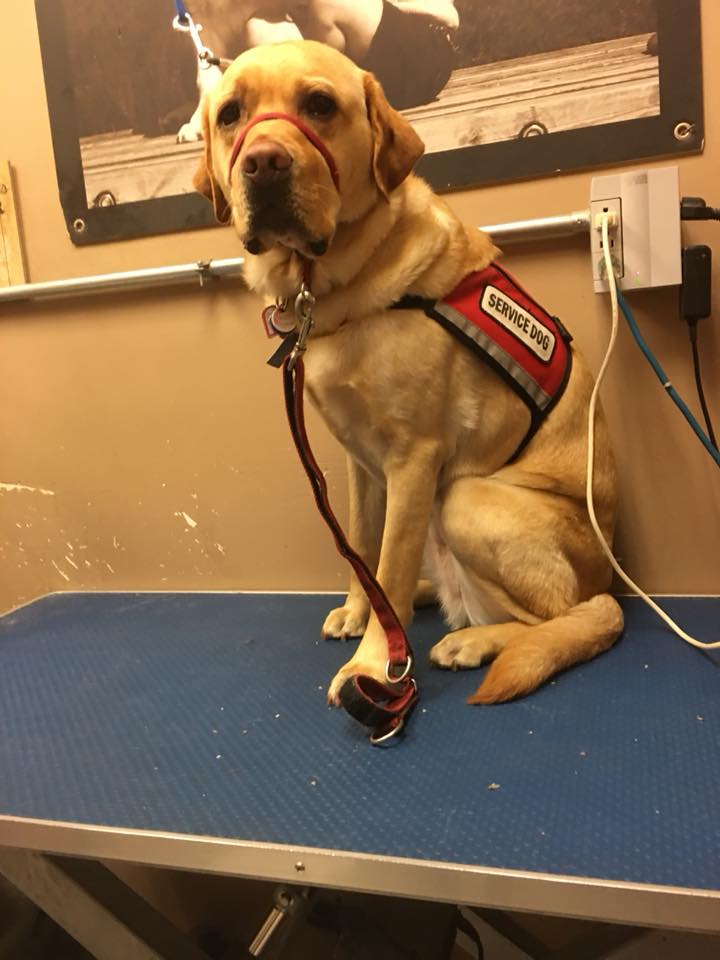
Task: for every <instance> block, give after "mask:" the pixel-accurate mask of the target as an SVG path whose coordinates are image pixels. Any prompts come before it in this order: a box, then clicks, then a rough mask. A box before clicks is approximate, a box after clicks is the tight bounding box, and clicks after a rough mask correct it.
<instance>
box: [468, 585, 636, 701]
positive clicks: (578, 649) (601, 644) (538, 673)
mask: <svg viewBox="0 0 720 960" xmlns="http://www.w3.org/2000/svg"><path fill="white" fill-rule="evenodd" d="M498 628H500V629H503V631H504V632H507V633H506V638H504V640H505V642H504V644H503V648H502V650H501V651H500V653H499V654H498V656H497V657H496V659H495V661H494V663H493V664H492V666H491V667H490V669H489V670H488V672H487V675H486V676H485V679H484V680H483V682H482V683H481V684H480V687H479V688H478V690H477V691H476V692H475V693H474V694H473V695H472V696H471V697H468V703H500V702H502V701H503V700H512V699H513V698H514V697H522V696H524V695H525V694H526V693H530V692H531V691H532V690H534V689H535V688H536V687H539V686H540V684H541V683H543V682H544V681H545V680H548V679H549V678H550V677H552V676H553V674H555V673H558V672H559V671H560V670H564V669H566V668H567V667H570V666H572V664H574V663H580V662H581V661H583V660H590V659H591V658H592V657H595V656H597V654H599V653H602V651H603V650H607V649H608V647H611V646H612V645H613V643H614V642H615V641H616V640H617V638H618V637H619V636H620V634H621V632H622V628H623V614H622V610H621V609H620V607H619V605H618V603H617V601H616V600H614V599H613V598H612V597H611V596H610V595H609V594H607V593H601V594H598V595H597V596H596V597H593V598H592V599H591V600H586V601H585V602H584V603H579V604H577V606H575V607H571V608H570V609H569V610H568V611H567V613H564V614H562V616H559V617H554V618H553V619H552V620H546V621H545V622H544V623H538V624H535V625H532V626H531V625H528V624H525V623H519V622H517V621H516V622H514V623H511V624H510V623H507V624H498ZM483 629H484V630H492V629H493V627H484V628H483Z"/></svg>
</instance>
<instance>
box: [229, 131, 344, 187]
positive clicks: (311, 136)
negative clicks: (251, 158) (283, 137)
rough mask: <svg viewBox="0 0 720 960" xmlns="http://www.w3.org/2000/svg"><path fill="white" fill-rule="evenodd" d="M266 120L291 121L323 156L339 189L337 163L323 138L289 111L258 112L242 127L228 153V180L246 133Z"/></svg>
mask: <svg viewBox="0 0 720 960" xmlns="http://www.w3.org/2000/svg"><path fill="white" fill-rule="evenodd" d="M266 120H285V121H286V122H287V123H291V124H292V125H293V126H294V127H297V129H298V130H299V131H300V133H302V135H303V136H304V137H305V138H306V140H308V141H309V142H310V143H311V144H312V145H313V146H314V147H315V149H316V150H317V151H318V153H319V154H320V156H321V157H322V158H323V160H324V161H325V163H326V164H327V168H328V171H329V172H330V176H331V178H332V182H333V184H334V185H335V189H336V190H337V191H339V190H340V175H339V174H338V169H337V164H336V163H335V158H334V157H333V155H332V153H330V150H329V149H328V147H327V146H326V144H325V143H324V141H323V140H321V138H320V137H319V136H318V135H317V133H315V131H314V130H313V129H312V127H309V126H308V125H307V124H306V123H303V121H302V120H301V119H300V118H299V117H295V116H293V115H292V114H291V113H281V112H278V113H259V114H258V115H257V116H256V117H253V118H252V120H250V121H249V122H248V123H246V124H245V126H244V127H243V128H242V130H241V131H240V133H239V134H238V135H237V138H236V140H235V143H234V144H233V148H232V153H231V154H230V164H229V167H228V182H230V179H231V177H232V172H233V167H234V166H235V163H236V161H237V158H238V156H239V155H240V151H241V150H242V148H243V144H244V143H245V140H246V138H247V135H248V133H249V132H250V130H252V128H253V127H255V126H257V124H258V123H264V122H265V121H266Z"/></svg>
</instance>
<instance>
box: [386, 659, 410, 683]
mask: <svg viewBox="0 0 720 960" xmlns="http://www.w3.org/2000/svg"><path fill="white" fill-rule="evenodd" d="M412 665H413V660H412V657H411V656H409V657H408V658H407V661H406V663H405V669H404V670H403V672H402V673H401V674H400V676H399V677H391V676H390V666H391V664H390V661H389V660H388V661H387V663H386V664H385V679H386V680H387V682H388V683H402V682H403V680H406V679H407V677H408V675H409V673H410V671H411V670H412Z"/></svg>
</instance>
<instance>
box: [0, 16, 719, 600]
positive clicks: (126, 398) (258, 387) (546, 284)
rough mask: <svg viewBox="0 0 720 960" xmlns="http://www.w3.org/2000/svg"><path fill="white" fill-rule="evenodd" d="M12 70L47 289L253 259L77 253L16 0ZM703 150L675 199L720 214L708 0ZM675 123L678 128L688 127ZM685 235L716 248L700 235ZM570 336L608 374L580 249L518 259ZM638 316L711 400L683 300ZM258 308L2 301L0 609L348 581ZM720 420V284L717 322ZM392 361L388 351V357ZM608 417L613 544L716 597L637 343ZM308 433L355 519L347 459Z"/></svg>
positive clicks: (11, 153)
mask: <svg viewBox="0 0 720 960" xmlns="http://www.w3.org/2000/svg"><path fill="white" fill-rule="evenodd" d="M8 2H9V5H10V9H9V10H8V11H7V12H6V17H5V21H4V23H5V32H6V44H5V55H4V57H3V58H2V60H1V61H0V90H2V91H3V94H2V120H3V122H2V124H1V125H0V156H2V157H4V158H5V157H6V158H8V159H9V160H10V161H11V162H12V163H13V165H14V167H15V170H16V180H17V187H18V199H19V209H20V215H21V218H22V223H23V230H24V238H25V246H26V252H27V260H28V267H29V274H30V278H31V279H32V280H48V279H54V278H59V277H67V276H80V275H83V274H92V273H100V272H104V271H110V270H120V269H132V268H137V267H146V266H152V265H162V264H168V263H179V262H186V261H191V260H197V259H201V258H209V257H225V256H233V255H237V254H238V253H239V252H240V250H239V245H238V243H237V241H236V239H235V238H234V236H233V235H232V233H231V232H230V231H229V230H227V229H216V230H207V231H202V232H195V233H187V234H183V235H171V236H166V237H160V238H149V239H144V240H138V241H131V242H124V243H116V244H107V245H101V246H96V247H92V248H86V249H75V248H74V247H73V246H72V244H71V243H70V241H69V239H68V237H67V234H66V232H65V227H64V224H63V221H62V217H61V210H60V204H59V201H58V196H57V185H56V181H55V173H54V166H53V158H52V145H51V140H50V132H49V125H48V120H47V111H46V103H45V93H44V87H43V80H42V71H41V65H40V54H39V47H38V40H37V33H36V26H35V21H34V14H33V9H32V4H29V3H27V2H24V0H8ZM702 8H703V9H702V13H703V31H704V41H705V46H706V51H705V53H706V55H705V74H706V125H707V143H708V146H707V149H706V151H705V153H704V154H702V155H700V156H695V157H688V158H686V159H683V160H681V161H680V178H681V188H682V190H683V192H684V193H686V194H690V195H705V196H706V197H707V198H708V200H710V201H712V202H714V203H715V204H716V205H718V204H720V186H718V180H717V170H718V166H719V164H720V147H718V139H719V138H720V65H718V62H717V60H716V58H714V57H712V56H711V55H710V54H711V47H710V44H711V42H712V38H713V37H716V36H717V35H718V34H719V33H720V7H719V6H718V4H717V3H715V2H714V0H703V4H702ZM679 119H680V118H679ZM589 179H590V175H589V174H587V173H580V174H572V175H567V176H563V177H557V178H546V179H544V180H541V181H537V182H534V183H532V182H527V183H520V184H508V185H504V186H501V187H491V188H487V189H483V190H477V191H473V192H467V193H459V194H456V195H454V196H452V197H451V198H450V201H451V203H452V204H453V205H454V206H455V208H456V209H457V210H458V211H460V212H461V214H462V216H463V217H465V218H466V219H467V220H468V221H469V222H471V223H476V224H481V223H495V222H500V221H503V220H512V219H518V218H521V217H522V218H524V217H533V216H545V215H549V214H555V213H560V212H569V211H570V210H574V209H582V208H584V207H585V206H586V205H587V198H588V192H589ZM685 236H686V240H687V241H688V242H695V243H699V242H708V243H710V242H712V241H713V240H715V243H716V253H717V257H716V259H720V252H718V247H717V241H718V238H719V237H720V230H719V228H718V227H717V226H716V225H713V224H697V225H692V226H691V227H687V228H686V230H685ZM506 262H507V265H508V266H509V268H510V269H512V270H513V271H515V272H517V273H518V274H519V275H520V276H521V277H522V279H523V281H524V283H525V284H526V285H527V286H528V287H530V288H531V289H532V290H533V291H534V292H535V294H536V296H537V297H538V299H539V300H540V301H541V302H543V303H545V304H546V305H548V306H550V307H552V309H553V310H555V311H556V312H557V313H558V314H559V315H560V316H561V317H562V318H563V320H564V321H565V322H566V324H567V325H568V326H569V327H571V329H572V330H573V333H574V334H575V337H576V341H577V342H578V344H579V345H580V346H581V348H582V349H583V350H584V351H585V352H586V354H587V355H588V357H589V359H590V361H591V363H592V364H593V365H594V366H595V367H597V364H598V362H599V359H600V357H601V353H602V350H603V348H604V345H605V342H606V337H607V329H608V323H607V304H606V302H605V301H604V300H603V299H601V298H596V297H595V296H594V295H593V293H592V285H591V276H590V261H589V257H588V256H587V253H586V244H585V241H584V240H581V239H578V240H572V241H567V242H566V241H562V242H555V243H552V244H543V245H536V246H534V247H523V248H521V249H518V248H514V249H511V250H509V251H508V256H507V258H506ZM633 305H634V308H635V311H636V313H637V316H638V319H639V321H640V323H641V324H642V326H643V328H644V330H645V331H646V333H647V337H648V339H649V341H650V342H651V344H652V346H653V347H654V348H655V349H656V350H657V352H658V354H659V355H660V356H661V357H662V359H663V362H664V363H665V365H666V367H667V370H668V373H669V375H670V376H671V378H672V380H673V382H675V383H676V385H677V386H678V387H679V388H680V389H681V391H682V392H683V393H684V394H685V395H686V396H687V397H688V398H689V399H690V400H691V405H692V406H693V407H696V403H695V399H694V390H693V386H692V375H691V372H690V367H689V363H688V346H687V338H686V332H685V330H684V329H683V327H682V325H681V323H680V322H679V321H678V319H677V296H676V291H674V290H669V291H655V292H652V293H645V294H639V295H636V296H635V297H634V298H633ZM259 306H260V304H259V303H258V302H257V301H256V300H255V299H254V298H253V297H251V296H250V295H249V294H247V293H245V292H243V291H242V289H241V288H240V287H239V286H237V285H233V284H224V285H218V286H217V288H215V289H212V290H207V289H206V290H204V291H200V290H187V291H178V290H175V291H154V292H152V293H137V292H136V293H132V294H125V295H114V296H112V297H95V298H92V299H84V300H73V301H70V300H68V301H63V302H56V303H45V304H41V305H32V304H24V305H23V304H18V305H10V306H6V307H2V308H0V481H2V484H1V485H0V609H3V610H4V609H9V608H10V607H12V606H13V605H15V604H18V603H22V602H25V601H26V600H29V599H31V598H33V597H35V596H38V595H41V594H44V593H47V592H49V591H53V590H68V589H72V590H74V589H80V590H85V589H89V590H102V589H124V590H125V589H178V590H183V589H193V590H196V589H213V590H225V589H229V590H232V589H275V590H281V589H323V590H334V589H341V588H342V586H343V585H344V583H345V578H346V577H345V571H344V570H343V568H342V565H341V563H340V561H339V560H338V559H337V558H336V557H335V555H334V552H333V548H332V546H331V544H330V542H329V538H328V535H327V534H326V532H325V530H324V529H323V527H322V525H321V522H320V521H319V519H318V518H317V517H316V516H315V513H314V507H313V504H312V500H311V497H310V494H309V492H308V491H307V489H306V485H305V480H304V477H303V475H302V473H301V471H300V468H299V467H298V465H297V464H296V462H295V459H294V453H293V451H292V449H291V445H290V441H289V438H288V435H287V430H286V427H285V424H284V420H283V413H282V404H281V398H280V383H279V381H278V377H277V374H276V373H274V372H273V371H271V370H270V369H269V368H267V367H266V366H265V364H264V358H265V356H266V354H267V352H268V345H267V342H266V340H265V338H264V335H263V333H262V331H261V329H260V324H259V320H258V313H259ZM700 336H701V340H702V342H703V362H704V369H705V377H706V381H707V394H708V402H709V405H710V407H711V408H712V409H713V410H714V411H715V413H716V419H718V420H720V283H718V282H717V273H716V284H715V318H714V320H713V321H712V322H710V323H707V324H704V325H703V327H702V329H701V334H700ZM378 349H382V345H381V344H378ZM605 397H606V399H605V406H606V409H607V412H608V416H609V419H610V425H611V430H612V433H613V437H614V441H615V446H616V450H617V457H618V463H619V470H620V479H621V490H622V501H623V502H622V515H621V524H620V530H619V535H618V553H619V554H620V556H621V557H622V558H623V560H624V561H625V563H626V564H627V567H628V569H629V571H630V572H631V573H632V574H633V575H634V576H635V577H636V578H637V579H638V580H640V581H641V582H642V583H643V584H644V585H645V586H646V587H647V588H649V589H652V590H655V591H660V592H690V593H718V592H720V553H719V552H718V547H717V544H718V532H719V531H720V484H718V479H717V476H718V475H717V470H716V469H715V468H714V466H713V465H712V463H711V462H710V460H709V458H707V457H705V456H704V455H703V453H702V452H701V450H700V448H699V447H698V446H697V444H696V442H695V441H694V439H693V438H692V437H691V436H690V434H689V432H688V431H687V429H686V427H685V425H684V422H683V421H682V420H681V418H680V417H679V415H678V414H676V412H675V410H674V408H672V407H671V406H670V405H669V404H668V402H667V401H666V399H665V397H664V395H663V394H662V391H661V390H660V389H659V387H658V385H657V383H656V381H655V380H654V379H653V376H652V374H651V373H649V372H648V371H647V370H646V368H645V367H644V365H643V362H642V360H641V359H640V357H639V355H638V354H637V352H636V351H635V349H634V347H633V346H632V345H631V344H630V343H629V341H628V338H627V337H626V336H625V335H624V333H623V335H622V336H621V338H620V347H619V355H618V357H617V359H616V361H615V362H614V365H613V368H612V370H611V372H610V375H609V377H608V380H607V387H606V390H605ZM311 432H312V435H313V437H314V438H316V446H317V455H318V457H319V459H320V461H321V463H322V464H323V465H324V467H325V468H326V469H327V471H328V477H329V481H330V488H331V494H332V496H333V499H334V501H335V502H336V503H337V505H338V508H339V513H340V515H341V516H344V513H345V503H346V501H345V493H344V457H343V454H342V451H341V450H340V449H339V448H338V447H337V445H336V444H335V443H334V442H333V441H332V440H331V439H330V438H329V437H328V436H327V434H326V433H325V431H324V429H323V428H322V426H321V425H320V424H319V423H318V422H317V420H316V419H315V418H312V419H311Z"/></svg>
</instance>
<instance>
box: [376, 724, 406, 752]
mask: <svg viewBox="0 0 720 960" xmlns="http://www.w3.org/2000/svg"><path fill="white" fill-rule="evenodd" d="M404 726H405V719H404V717H399V718H398V722H397V723H396V724H395V726H394V727H390V729H389V730H388V731H387V733H381V734H377V733H371V734H370V743H372V745H373V746H374V747H376V746H377V745H378V744H379V743H384V742H385V741H386V740H391V739H392V738H393V737H394V736H397V734H398V733H400V731H401V730H402V728H403V727H404Z"/></svg>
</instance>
